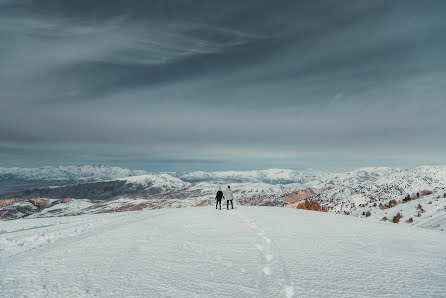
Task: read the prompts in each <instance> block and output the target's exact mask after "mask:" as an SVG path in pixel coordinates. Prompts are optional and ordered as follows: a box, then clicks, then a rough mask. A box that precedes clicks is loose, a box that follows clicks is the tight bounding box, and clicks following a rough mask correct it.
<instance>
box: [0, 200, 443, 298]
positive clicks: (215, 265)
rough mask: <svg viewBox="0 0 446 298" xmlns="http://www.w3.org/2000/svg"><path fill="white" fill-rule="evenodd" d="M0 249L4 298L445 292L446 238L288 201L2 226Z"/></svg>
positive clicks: (432, 294) (28, 221)
mask: <svg viewBox="0 0 446 298" xmlns="http://www.w3.org/2000/svg"><path fill="white" fill-rule="evenodd" d="M0 251H1V254H0V293H2V295H4V296H5V297H10V296H13V297H17V296H33V297H44V296H45V297H46V296H53V297H54V296H58V297H65V296H87V297H89V296H110V297H112V296H119V297H159V296H163V297H165V296H169V297H192V296H193V297H209V296H212V297H252V296H255V297H292V296H296V297H310V296H326V297H340V296H342V297H358V296H362V297H372V296H373V297H390V296H392V297H393V296H406V297H419V296H425V297H426V296H427V297H441V296H443V297H444V296H446V283H445V280H446V258H445V257H444V256H445V253H446V235H445V234H444V233H440V232H437V231H431V230H422V229H418V228H415V227H411V226H407V225H405V226H401V225H394V224H390V223H383V222H373V221H365V220H362V219H359V218H356V217H348V216H337V215H334V214H329V213H319V212H311V211H302V210H295V209H287V208H270V207H240V206H238V207H237V208H236V209H235V210H231V211H226V210H221V211H217V210H215V209H214V208H212V207H203V208H183V209H165V210H142V211H137V212H123V213H112V214H97V215H81V216H76V217H59V218H39V219H25V220H20V221H17V220H16V221H5V222H0Z"/></svg>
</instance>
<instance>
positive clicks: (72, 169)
mask: <svg viewBox="0 0 446 298" xmlns="http://www.w3.org/2000/svg"><path fill="white" fill-rule="evenodd" d="M144 174H147V172H146V171H143V170H130V169H123V168H119V167H107V166H93V165H84V166H59V167H50V166H47V167H40V168H17V167H14V168H3V167H0V181H1V180H3V179H10V178H14V179H22V180H31V181H32V180H55V181H58V180H62V181H64V180H67V181H79V182H93V181H101V180H112V179H118V178H123V177H128V176H135V175H144Z"/></svg>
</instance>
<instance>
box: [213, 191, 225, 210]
mask: <svg viewBox="0 0 446 298" xmlns="http://www.w3.org/2000/svg"><path fill="white" fill-rule="evenodd" d="M224 197H225V196H224V195H223V192H222V191H221V188H219V189H218V191H217V195H216V196H215V200H216V203H215V209H217V206H218V205H220V210H221V199H222V198H224Z"/></svg>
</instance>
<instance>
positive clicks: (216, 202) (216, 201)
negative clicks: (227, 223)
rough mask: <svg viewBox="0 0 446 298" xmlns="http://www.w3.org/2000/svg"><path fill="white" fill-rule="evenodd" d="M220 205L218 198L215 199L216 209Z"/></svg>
mask: <svg viewBox="0 0 446 298" xmlns="http://www.w3.org/2000/svg"><path fill="white" fill-rule="evenodd" d="M217 206H218V199H216V200H215V209H217Z"/></svg>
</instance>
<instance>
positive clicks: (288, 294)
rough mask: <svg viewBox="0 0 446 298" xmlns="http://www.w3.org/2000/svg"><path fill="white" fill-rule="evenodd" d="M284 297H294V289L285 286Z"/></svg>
mask: <svg viewBox="0 0 446 298" xmlns="http://www.w3.org/2000/svg"><path fill="white" fill-rule="evenodd" d="M285 295H286V297H287V298H291V297H293V296H294V288H293V286H286V287H285Z"/></svg>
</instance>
